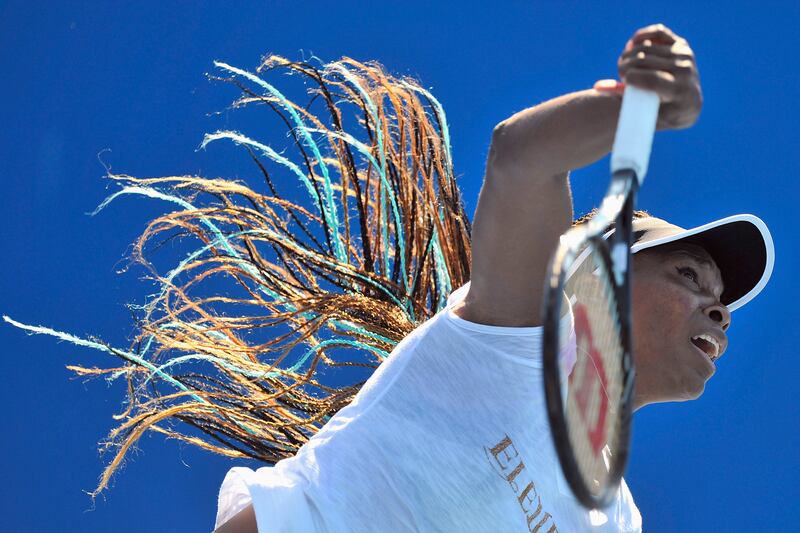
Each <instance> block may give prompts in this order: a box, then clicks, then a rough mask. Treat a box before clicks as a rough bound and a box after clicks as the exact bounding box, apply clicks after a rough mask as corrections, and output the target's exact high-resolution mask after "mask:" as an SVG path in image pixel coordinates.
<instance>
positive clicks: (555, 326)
mask: <svg viewBox="0 0 800 533" xmlns="http://www.w3.org/2000/svg"><path fill="white" fill-rule="evenodd" d="M637 188H638V180H637V179H636V175H635V173H634V172H633V171H632V170H622V171H618V172H616V173H614V175H613V176H612V180H611V186H610V187H609V194H610V193H611V191H614V190H616V191H619V190H623V191H627V195H626V197H625V199H624V202H623V205H622V209H621V210H620V211H619V213H618V214H617V215H616V216H614V215H613V214H612V215H610V216H608V218H610V219H611V220H614V221H615V230H614V232H613V233H611V235H610V236H609V237H608V240H606V239H604V238H603V232H602V230H601V231H596V232H594V233H591V234H588V235H587V236H586V239H585V240H584V241H583V242H584V243H585V242H586V241H587V240H589V241H592V244H594V246H595V247H596V249H597V250H598V251H600V255H601V257H602V260H603V261H604V263H605V267H606V268H607V269H608V272H610V273H612V278H613V272H614V270H613V265H612V261H611V256H610V252H609V250H610V249H613V246H614V245H615V244H617V243H618V242H620V241H622V240H624V242H625V243H626V249H627V265H628V268H626V270H625V274H624V280H623V283H622V284H618V283H617V282H616V280H613V286H614V295H615V297H616V301H617V310H618V316H619V317H620V335H621V339H622V353H623V355H622V360H621V364H622V372H623V381H622V383H623V387H622V398H621V402H620V412H619V417H620V421H619V425H618V428H619V433H620V434H619V436H618V440H617V442H618V443H619V448H618V449H616V450H614V454H613V457H612V462H611V464H610V468H609V478H608V483H607V484H606V486H605V488H604V489H603V490H601V491H600V493H599V494H594V493H593V492H592V490H590V488H589V487H587V486H586V484H585V483H584V481H583V477H582V476H581V474H580V471H579V467H578V464H577V461H576V459H575V455H574V453H573V450H572V445H571V443H570V439H569V429H568V427H567V421H566V419H565V415H564V408H563V406H564V403H563V400H564V398H563V397H562V394H561V386H560V383H561V379H562V376H561V375H560V367H559V361H558V351H559V350H558V347H559V340H560V339H559V335H560V334H561V330H560V319H561V306H562V302H563V294H564V283H565V281H566V280H565V276H566V272H568V271H569V268H570V266H571V265H572V263H573V261H574V260H575V259H576V258H577V256H578V252H579V250H573V249H567V248H566V247H565V246H564V245H563V244H559V247H558V249H557V250H556V253H555V255H554V256H553V259H552V260H551V264H550V270H549V273H550V275H549V276H548V278H547V279H546V280H545V298H544V308H543V314H542V316H543V318H544V335H543V343H542V348H543V362H544V365H543V372H544V387H545V398H546V403H547V414H548V419H549V421H550V429H551V432H550V433H551V434H552V436H553V442H554V445H555V448H556V451H557V453H558V458H559V461H560V462H561V467H562V470H563V472H564V477H565V478H566V480H567V482H568V483H569V486H570V488H571V489H572V492H573V494H574V495H575V497H576V498H577V499H578V501H579V502H580V503H581V504H582V505H583V506H584V507H586V508H587V509H600V508H603V507H607V506H608V505H609V504H610V503H611V501H612V500H613V499H614V496H615V495H616V492H617V489H618V487H619V483H620V480H621V479H622V475H623V473H624V472H625V468H626V466H627V463H628V455H629V452H630V436H631V419H632V416H633V390H634V376H635V369H634V364H633V353H632V338H631V285H630V283H631V270H632V266H633V265H632V263H631V252H630V247H631V244H632V238H633V232H632V224H633V206H634V202H635V198H636V190H637ZM607 196H608V194H607ZM601 210H602V207H601ZM576 248H583V246H582V245H580V244H579V245H578V246H576ZM564 379H566V376H565V377H564Z"/></svg>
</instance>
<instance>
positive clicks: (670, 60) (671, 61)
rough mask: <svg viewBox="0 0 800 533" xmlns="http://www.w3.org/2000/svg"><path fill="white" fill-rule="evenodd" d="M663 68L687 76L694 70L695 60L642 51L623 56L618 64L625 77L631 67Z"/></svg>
mask: <svg viewBox="0 0 800 533" xmlns="http://www.w3.org/2000/svg"><path fill="white" fill-rule="evenodd" d="M634 68H635V69H647V70H663V71H666V72H670V73H672V74H674V75H675V77H676V78H681V77H687V76H690V75H691V74H692V72H693V71H694V62H693V61H692V60H691V59H685V58H677V57H662V56H657V55H648V54H645V53H644V52H640V53H638V54H636V55H634V56H630V57H628V58H621V59H620V61H619V63H618V64H617V70H618V71H619V75H620V78H624V77H625V74H626V73H627V72H628V71H629V70H630V69H634Z"/></svg>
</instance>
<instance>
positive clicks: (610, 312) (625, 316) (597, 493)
mask: <svg viewBox="0 0 800 533" xmlns="http://www.w3.org/2000/svg"><path fill="white" fill-rule="evenodd" d="M658 107H659V99H658V95H657V94H656V93H654V92H651V91H644V90H641V89H637V88H636V87H632V86H627V87H626V88H625V92H624V94H623V98H622V107H621V109H620V115H619V122H618V124H617V132H616V136H615V139H614V147H613V151H612V155H611V174H612V177H611V184H610V185H609V188H608V191H607V192H606V195H605V197H604V198H603V201H602V203H601V205H600V208H599V210H598V213H597V214H596V215H595V216H594V217H593V218H592V219H591V220H590V221H589V222H587V223H586V224H582V225H581V226H577V227H574V228H572V229H570V230H569V231H567V232H566V233H565V234H564V235H562V236H561V240H560V244H559V246H558V248H557V249H556V252H555V255H554V256H553V259H552V260H551V264H550V271H549V273H548V277H547V279H546V280H545V298H544V335H543V357H544V385H545V395H546V398H547V411H548V417H549V420H550V428H551V433H552V435H553V439H554V443H555V447H556V450H557V452H558V458H559V461H560V462H561V468H562V470H563V472H564V478H565V479H566V480H567V482H568V483H569V486H570V488H571V489H572V492H573V493H574V494H575V497H576V498H577V499H578V501H580V502H581V504H583V505H584V506H585V507H586V508H588V509H598V508H602V507H605V506H607V505H608V504H609V503H610V502H611V500H612V499H613V498H614V496H615V494H616V492H617V489H618V487H619V483H620V479H621V478H622V474H623V472H624V470H625V466H626V464H627V459H628V448H629V444H630V426H631V417H632V413H633V409H632V400H633V382H634V367H633V358H632V354H631V302H630V300H631V297H630V282H631V273H630V268H629V265H630V246H631V238H632V231H631V224H632V214H633V204H634V200H635V197H636V191H637V190H638V187H639V186H640V185H641V183H642V180H643V179H644V176H645V173H646V172H647V164H648V161H649V159H650V148H651V146H652V142H653V134H654V132H655V126H656V119H657V117H658ZM610 227H613V228H614V231H613V232H611V233H610V235H609V234H607V232H608V231H609V228H610Z"/></svg>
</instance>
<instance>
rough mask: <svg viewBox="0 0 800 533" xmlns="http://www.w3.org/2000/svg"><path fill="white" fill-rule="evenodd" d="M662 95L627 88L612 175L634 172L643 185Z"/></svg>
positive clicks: (613, 156)
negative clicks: (621, 172) (625, 171)
mask: <svg viewBox="0 0 800 533" xmlns="http://www.w3.org/2000/svg"><path fill="white" fill-rule="evenodd" d="M659 103H660V102H659V99H658V94H656V93H655V92H653V91H646V90H644V89H639V88H638V87H633V86H631V85H627V86H626V87H625V93H624V95H623V96H622V108H621V109H620V111H619V121H618V122H617V133H616V136H615V137H614V148H613V150H612V152H611V173H612V174H614V173H615V172H617V171H619V170H633V171H634V172H635V173H636V178H637V179H638V181H639V185H641V184H642V182H643V181H644V176H645V174H647V164H648V162H649V161H650V148H651V147H652V145H653V134H654V133H655V131H656V120H657V119H658V106H659Z"/></svg>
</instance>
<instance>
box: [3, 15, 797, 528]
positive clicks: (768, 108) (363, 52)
mask: <svg viewBox="0 0 800 533" xmlns="http://www.w3.org/2000/svg"><path fill="white" fill-rule="evenodd" d="M720 5H722V3H716V4H714V3H710V2H647V3H644V2H635V3H631V2H589V1H585V2H576V1H559V2H557V1H532V2H508V3H502V2H492V3H486V2H480V3H470V2H457V3H455V2H454V3H447V2H387V3H377V2H376V3H371V4H368V3H366V2H345V1H343V2H335V3H333V2H304V3H302V5H300V3H298V2H288V1H278V2H261V3H256V2H252V3H242V2H226V3H224V5H223V3H222V2H175V3H170V2H109V3H105V4H100V3H96V4H94V5H89V3H77V2H75V3H72V2H59V3H55V2H52V3H48V4H47V5H46V7H45V6H38V7H37V6H32V5H30V4H29V3H27V2H25V3H23V2H17V1H12V2H3V3H2V4H0V64H2V65H3V70H4V76H3V83H2V84H1V85H0V94H1V95H2V101H3V102H4V104H5V105H3V106H2V109H0V117H2V128H0V151H2V166H1V167H0V169H2V176H1V179H2V184H3V194H2V195H0V216H1V217H2V237H3V243H4V254H5V257H4V261H2V262H0V312H1V313H2V314H7V315H10V316H12V317H14V318H15V319H18V320H20V321H23V322H28V323H34V324H41V325H46V326H50V327H54V328H57V329H60V330H63V331H69V332H73V333H76V334H81V335H91V334H94V335H98V336H100V337H102V338H103V339H104V340H106V341H108V342H110V343H112V344H116V345H121V346H125V345H126V339H127V338H128V336H129V335H130V334H131V332H132V330H131V321H130V316H129V314H128V311H127V310H126V309H125V307H124V306H123V304H124V303H125V302H139V303H141V302H142V301H143V298H144V296H145V295H146V294H147V290H148V288H149V286H148V285H146V284H145V283H143V282H142V281H141V280H140V277H141V275H142V272H141V270H136V269H131V270H129V271H128V272H125V273H118V271H119V270H121V269H122V268H123V267H124V266H125V265H126V264H127V263H126V260H125V257H126V254H127V252H128V251H129V244H130V243H131V242H132V241H133V239H134V238H135V237H136V236H137V235H138V234H139V233H140V232H141V230H142V229H143V228H144V224H145V223H146V222H147V220H149V219H150V218H152V217H153V216H156V215H158V214H160V213H162V212H164V210H165V207H164V206H163V205H160V204H158V203H155V202H148V201H146V200H144V199H135V198H131V199H125V200H122V201H119V202H117V203H116V204H115V205H112V206H111V207H110V208H109V209H107V210H106V211H104V212H102V213H101V214H99V215H97V216H95V217H89V216H87V215H86V213H87V212H89V211H92V210H93V209H94V208H95V207H96V206H97V204H99V203H100V202H101V201H102V199H103V198H105V197H106V196H107V195H108V194H109V193H110V191H111V190H112V189H111V188H110V187H109V183H108V182H107V180H104V179H103V177H102V176H103V175H104V167H103V165H104V164H106V165H110V166H111V168H112V170H113V171H115V172H123V173H128V174H132V175H136V176H159V175H170V174H184V173H198V174H203V175H207V176H223V177H232V178H235V177H244V176H246V175H247V173H248V172H250V169H251V167H250V164H249V163H248V161H247V158H246V157H245V156H244V154H242V153H241V151H236V150H234V149H222V148H213V147H210V148H209V149H207V150H205V151H196V149H197V147H198V146H199V144H200V142H201V140H202V136H203V133H205V132H211V131H214V130H216V129H218V128H221V127H236V126H237V120H239V118H238V116H237V115H236V114H233V113H229V112H226V111H225V107H226V106H227V105H228V104H229V103H230V102H231V101H232V100H233V99H234V98H235V97H236V92H235V91H234V90H233V89H232V88H231V87H230V86H228V85H225V84H220V83H214V82H210V81H208V80H207V79H206V78H205V77H204V73H206V72H212V71H213V65H212V61H213V60H215V59H218V60H222V61H225V62H228V63H230V64H233V65H236V66H239V67H242V68H254V67H255V66H256V65H257V64H258V62H259V59H260V57H261V56H262V55H263V54H265V53H268V52H273V53H278V54H281V55H284V56H287V57H289V58H293V59H299V58H302V57H304V56H305V57H308V56H309V55H310V54H312V53H313V54H314V55H316V56H318V57H320V58H322V59H323V60H334V59H337V58H339V57H341V56H343V55H347V56H351V57H354V58H356V59H360V60H368V59H376V60H379V61H380V62H382V63H383V64H384V65H386V67H387V68H388V69H389V70H390V71H392V72H393V73H395V74H401V75H411V76H414V77H417V78H418V79H420V80H421V81H422V83H423V85H424V86H426V87H430V88H431V89H432V91H433V93H434V94H435V95H436V96H437V97H438V98H439V100H440V101H441V102H442V104H443V105H444V107H445V110H446V111H447V115H448V119H449V125H450V131H451V135H452V142H453V154H454V161H455V167H456V172H457V175H458V176H459V185H460V187H461V190H462V192H463V195H464V198H465V202H466V206H467V211H468V212H469V213H470V214H472V213H473V212H474V209H475V203H476V200H477V194H478V191H479V188H480V184H481V179H482V172H483V166H484V161H485V157H486V153H487V149H488V142H489V138H490V133H491V130H492V128H493V126H494V125H495V124H496V123H497V122H499V121H500V120H502V119H504V118H506V117H507V116H508V115H510V114H512V113H514V112H516V111H519V110H521V109H523V108H525V107H527V106H529V105H533V104H535V103H538V102H540V101H543V100H545V99H548V98H551V97H555V96H558V95H560V94H562V93H565V92H569V91H574V90H579V89H583V88H588V87H591V85H592V84H593V82H594V81H595V80H597V79H600V78H607V77H613V76H615V74H616V59H617V56H618V54H619V53H620V51H621V50H622V47H623V46H624V44H625V41H626V40H627V39H628V37H630V35H631V34H632V33H633V32H634V31H635V30H636V29H637V28H639V27H641V26H644V25H647V24H650V23H653V22H663V23H665V24H667V25H668V26H670V27H671V28H672V29H674V30H675V31H676V32H678V33H679V34H681V35H683V36H684V37H686V38H687V39H688V40H689V42H690V44H691V45H692V47H693V48H694V50H695V52H696V54H697V60H698V65H699V69H700V75H701V80H702V82H703V91H704V96H705V107H704V109H703V113H702V115H701V117H700V120H699V122H698V123H697V124H696V125H695V126H694V127H693V128H691V129H687V130H681V131H675V132H661V133H658V134H657V135H656V140H655V145H654V148H653V156H652V160H651V163H650V173H649V175H648V181H647V182H646V183H645V185H644V188H643V189H642V191H641V194H640V200H639V206H640V207H642V208H646V209H648V210H650V211H651V212H652V213H654V214H656V215H659V216H662V217H665V218H669V219H670V220H672V221H674V222H675V223H677V224H680V225H683V226H695V225H699V224H702V223H704V222H707V221H709V220H711V219H714V218H719V217H722V216H726V215H730V214H734V213H743V212H749V213H754V214H757V215H759V216H760V217H762V218H763V219H764V220H765V221H766V222H767V224H768V225H769V227H770V228H771V230H772V233H773V237H774V239H775V246H776V250H777V261H776V266H775V272H774V274H773V277H772V281H771V282H770V284H769V285H768V286H767V288H766V289H765V291H764V292H763V293H762V295H761V296H760V297H759V298H757V299H756V300H755V301H753V302H752V303H750V304H748V305H747V306H745V307H744V308H742V309H741V310H739V311H737V312H736V313H734V317H733V325H732V328H731V331H730V337H731V345H730V348H729V350H728V352H727V354H726V355H725V357H724V358H723V359H722V360H721V362H720V363H719V366H718V371H717V374H716V375H715V376H714V378H713V379H712V380H711V382H710V383H709V384H708V386H707V388H706V393H705V395H704V396H703V397H702V398H701V399H700V400H697V401H694V402H689V403H685V404H665V405H659V406H653V407H649V408H646V409H643V410H642V411H640V412H638V413H637V415H636V419H635V421H634V438H633V449H632V458H631V462H630V466H629V471H628V474H627V475H626V479H627V480H628V483H629V485H630V487H631V489H632V491H633V493H634V496H635V498H636V501H637V504H638V506H639V508H640V510H641V511H642V514H643V517H644V524H645V529H646V531H648V532H651V533H652V532H661V531H664V532H670V531H682V532H693V531H698V532H699V531H711V530H714V531H756V530H758V531H792V530H794V529H795V528H796V523H797V522H798V519H800V511H798V510H797V505H796V502H797V500H798V496H800V494H798V483H797V482H796V481H795V480H794V479H793V478H794V476H795V475H796V473H797V472H798V467H799V466H800V459H799V458H798V451H797V450H798V449H800V439H799V438H798V429H797V420H798V416H800V413H799V412H798V402H797V400H796V392H795V385H794V383H795V380H794V378H795V377H796V376H797V375H798V372H799V371H800V362H799V361H800V359H799V358H798V357H797V349H796V347H795V346H794V345H793V344H792V343H793V338H792V337H793V335H794V333H793V332H794V327H795V324H796V322H797V318H798V316H797V314H798V313H797V306H796V304H795V302H796V301H797V299H798V296H800V295H799V294H798V290H797V288H796V285H795V284H794V283H793V282H791V279H790V278H791V275H792V272H795V271H796V266H797V252H796V251H795V249H794V248H793V245H794V244H795V243H796V242H797V240H796V238H794V237H792V236H791V235H792V233H791V231H792V227H794V226H795V224H794V221H793V219H794V218H795V217H796V214H795V207H796V206H795V203H796V198H797V196H798V192H800V188H799V187H798V185H797V181H796V176H797V174H798V170H800V168H798V167H800V164H798V158H797V147H798V144H797V138H796V122H797V117H798V115H799V112H800V109H799V108H798V106H800V104H799V103H798V102H800V83H799V79H798V74H797V72H798V67H799V66H800V64H799V63H800V62H799V61H798V58H797V51H796V50H797V47H796V37H797V26H798V21H800V17H799V15H800V7H798V6H799V4H797V3H796V2H759V3H755V2H751V3H747V4H745V3H742V2H726V3H725V6H724V8H721V7H719V6H720ZM217 112H221V113H219V114H217ZM245 118H246V117H245ZM242 120H244V119H242ZM250 120H251V122H248V124H249V126H248V127H254V128H256V127H257V126H256V124H257V122H256V121H253V119H252V118H251V119H250ZM239 124H243V122H242V123H239ZM264 128H265V129H264V130H259V131H258V132H257V134H258V135H259V138H261V139H262V140H265V139H266V140H269V136H270V130H269V129H268V128H267V127H266V126H265V127H264ZM276 131H277V130H276ZM273 135H275V133H273ZM280 140H281V141H283V138H281V139H280ZM101 152H102V154H101ZM98 154H100V155H99V156H98ZM101 161H102V162H101ZM607 179H608V161H607V159H604V160H602V161H600V162H599V163H597V164H595V165H593V166H591V167H589V168H586V169H581V170H579V171H577V172H575V173H574V175H573V191H574V197H575V204H576V211H578V212H583V211H586V210H588V209H589V208H591V207H592V206H594V205H595V204H596V202H597V200H598V199H599V198H600V196H601V195H602V193H603V190H604V188H605V185H606V183H607ZM0 347H2V348H1V351H0V353H2V356H3V363H4V364H3V372H2V373H0V402H2V405H4V406H5V410H4V411H5V418H6V419H5V423H4V426H5V428H4V431H3V435H4V438H3V439H2V440H0V456H2V457H4V459H5V461H4V464H5V469H4V470H5V471H4V478H5V482H4V483H3V485H2V488H0V506H2V508H1V509H2V516H4V517H5V527H7V528H8V530H9V531H51V530H59V531H81V532H84V531H92V532H94V531H112V530H113V531H117V532H126V531H210V530H211V528H212V526H213V519H214V514H215V511H216V494H217V489H218V486H219V483H220V482H221V480H222V478H223V476H224V474H225V472H226V470H227V469H228V468H230V467H231V466H234V465H237V464H244V463H243V462H241V461H233V460H229V459H225V458H222V457H218V456H213V455H210V454H209V453H206V452H203V451H199V450H196V449H193V448H189V447H187V446H185V445H182V444H179V443H177V442H175V441H165V440H164V439H163V438H162V437H161V436H158V435H152V436H145V437H144V438H143V439H142V440H141V442H140V450H139V452H138V453H135V454H133V455H131V456H130V458H129V459H128V461H127V464H126V466H125V468H124V469H123V470H122V471H121V472H120V474H118V475H117V477H116V479H115V482H114V484H113V487H112V488H111V489H110V490H108V491H107V492H106V493H105V494H104V496H102V497H100V498H98V500H97V501H96V502H95V503H94V505H93V504H92V501H91V499H90V498H89V497H88V496H87V495H86V494H85V492H84V491H90V490H92V489H93V488H94V487H95V485H96V482H97V479H98V476H99V474H100V472H101V471H102V468H103V465H104V464H105V463H104V462H103V460H102V459H101V458H100V457H99V456H98V453H97V446H96V443H97V441H98V440H100V439H102V438H103V437H105V435H106V434H107V433H108V431H109V430H110V429H111V428H112V427H114V426H115V421H114V420H113V419H112V415H114V414H116V413H118V412H119V411H120V407H121V402H122V398H123V395H124V389H123V386H122V384H115V385H112V386H108V385H106V383H105V382H104V381H102V380H89V381H87V380H83V379H76V378H74V377H73V374H72V373H71V372H70V371H68V370H67V369H65V365H66V364H75V363H78V364H82V365H84V366H94V365H97V366H107V365H109V364H114V362H109V361H108V358H107V356H104V355H103V354H100V353H96V352H92V351H90V350H86V349H81V348H77V347H74V346H71V345H68V344H66V343H58V342H55V341H54V339H51V338H45V337H29V336H27V335H25V334H24V333H22V332H21V331H19V330H17V329H14V328H11V327H9V326H7V325H5V324H2V325H0ZM535 386H539V385H538V384H536V385H535ZM249 464H250V465H251V466H254V465H255V464H254V463H249Z"/></svg>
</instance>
